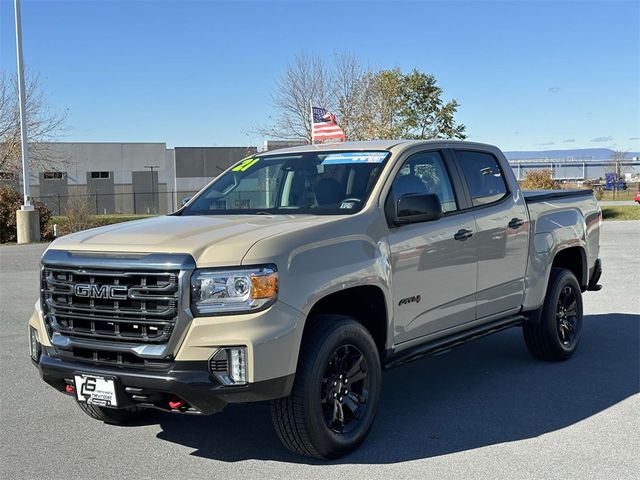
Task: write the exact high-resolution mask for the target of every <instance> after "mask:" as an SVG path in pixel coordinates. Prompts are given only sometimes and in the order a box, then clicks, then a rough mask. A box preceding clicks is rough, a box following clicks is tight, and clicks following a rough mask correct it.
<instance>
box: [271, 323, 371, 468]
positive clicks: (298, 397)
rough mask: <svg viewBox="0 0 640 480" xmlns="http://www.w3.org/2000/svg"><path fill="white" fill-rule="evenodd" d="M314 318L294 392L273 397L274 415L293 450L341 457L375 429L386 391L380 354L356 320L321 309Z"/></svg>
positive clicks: (297, 373)
mask: <svg viewBox="0 0 640 480" xmlns="http://www.w3.org/2000/svg"><path fill="white" fill-rule="evenodd" d="M308 321H309V322H311V324H310V325H309V328H308V331H306V332H305V336H304V339H303V343H302V348H301V351H300V358H299V361H298V371H297V372H296V379H295V382H294V385H293V389H292V391H291V395H289V397H287V398H283V399H278V400H274V401H272V402H271V417H272V420H273V424H274V426H275V429H276V432H277V434H278V437H279V438H280V441H281V442H282V443H283V444H284V445H285V446H286V447H287V448H289V449H290V450H291V451H293V452H296V453H299V454H302V455H306V456H310V457H316V458H322V459H326V458H337V457H340V456H342V455H345V454H347V453H350V452H352V451H354V450H355V449H356V448H358V446H359V445H360V444H361V443H362V442H363V441H364V439H365V437H366V436H367V433H369V430H370V428H371V425H372V423H373V420H374V418H375V414H376V409H377V407H378V399H379V396H380V387H381V376H382V375H381V367H380V357H379V355H378V350H377V348H376V345H375V342H374V341H373V338H371V335H370V333H369V332H368V331H367V329H366V328H364V327H363V326H362V324H360V323H359V322H357V321H356V320H354V319H352V318H350V317H344V316H337V315H320V316H316V317H313V318H310V319H309V320H308Z"/></svg>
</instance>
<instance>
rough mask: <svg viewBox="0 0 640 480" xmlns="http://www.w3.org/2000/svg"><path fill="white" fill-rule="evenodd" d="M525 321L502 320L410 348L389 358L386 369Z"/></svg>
mask: <svg viewBox="0 0 640 480" xmlns="http://www.w3.org/2000/svg"><path fill="white" fill-rule="evenodd" d="M524 320H525V317H524V316H523V315H515V316H513V317H507V318H502V319H500V320H495V321H493V322H490V323H485V324H482V325H479V326H477V327H474V328H471V329H469V330H464V331H462V332H458V333H455V334H453V335H450V336H447V337H442V338H438V339H436V340H432V341H429V342H426V343H423V344H420V345H417V346H415V347H411V348H408V349H407V350H403V351H401V352H399V353H397V354H395V355H392V356H389V357H387V360H386V362H385V364H384V368H385V369H387V368H393V367H397V366H399V365H403V364H405V363H409V362H412V361H414V360H417V359H419V358H423V357H428V356H431V355H437V354H438V353H443V352H445V351H447V350H451V349H452V348H454V347H457V346H458V345H462V344H464V343H467V342H469V341H471V340H475V339H476V338H482V337H486V336H487V335H491V334H493V333H497V332H500V331H502V330H506V329H507V328H511V327H515V326H517V325H521V324H522V322H523V321H524Z"/></svg>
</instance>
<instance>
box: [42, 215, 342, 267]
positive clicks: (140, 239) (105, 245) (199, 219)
mask: <svg viewBox="0 0 640 480" xmlns="http://www.w3.org/2000/svg"><path fill="white" fill-rule="evenodd" d="M340 218H343V216H342V215H339V216H338V215H335V216H334V215H326V216H315V215H295V216H291V215H221V216H184V217H183V216H163V217H155V218H149V219H144V220H136V221H131V222H124V223H118V224H115V225H108V226H106V227H100V228H94V229H91V230H85V231H83V232H78V233H74V234H71V235H66V236H64V237H61V238H59V239H57V240H56V241H55V242H53V243H52V244H51V247H50V248H53V249H59V250H70V251H85V252H91V251H94V252H102V253H104V252H131V253H188V254H190V255H191V256H193V258H194V259H195V260H196V264H197V265H198V267H220V266H235V265H240V264H241V262H242V258H243V257H244V256H245V254H246V253H247V251H248V250H249V248H251V246H252V245H253V244H255V243H256V242H258V241H260V240H263V239H265V238H267V237H270V236H272V235H278V234H281V233H287V232H293V231H297V230H300V229H304V228H307V227H310V226H314V225H319V224H323V223H330V222H333V221H336V220H338V219H340Z"/></svg>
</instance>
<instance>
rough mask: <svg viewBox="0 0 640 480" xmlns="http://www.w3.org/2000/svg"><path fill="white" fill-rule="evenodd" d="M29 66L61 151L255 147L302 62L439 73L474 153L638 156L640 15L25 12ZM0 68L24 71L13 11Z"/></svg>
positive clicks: (76, 5) (393, 7)
mask: <svg viewBox="0 0 640 480" xmlns="http://www.w3.org/2000/svg"><path fill="white" fill-rule="evenodd" d="M22 17H23V18H22V20H23V36H24V56H25V63H26V65H27V67H28V68H29V69H30V70H32V71H37V72H40V74H41V76H42V77H43V79H44V81H45V85H46V90H47V93H48V96H49V100H50V103H51V105H52V106H53V107H54V108H56V109H59V110H63V109H68V110H69V126H70V129H69V133H68V134H67V136H66V137H65V138H64V139H62V140H65V141H105V142H108V141H114V142H115V141H128V142H138V141H160V142H167V144H168V145H169V146H196V145H197V146H200V145H214V146H215V145H218V146H226V145H256V144H261V143H262V140H263V138H261V137H260V136H258V135H256V134H253V133H249V132H251V130H252V129H254V128H255V127H256V126H257V125H261V124H265V123H266V122H267V121H268V116H269V115H270V114H273V113H274V112H273V108H272V105H271V97H270V95H271V92H272V91H273V89H274V87H275V84H276V81H277V79H278V78H279V76H280V75H281V74H282V72H283V71H284V70H285V68H286V65H287V63H288V62H289V61H290V60H291V59H292V58H293V57H294V56H295V55H296V54H297V53H299V52H307V53H317V54H319V55H323V56H326V57H327V58H330V57H331V55H332V54H333V53H334V52H342V51H349V52H352V53H354V54H355V55H356V56H357V57H359V58H360V59H361V60H362V62H363V64H365V65H368V66H371V67H374V68H393V67H396V66H398V67H400V68H402V69H404V70H410V69H412V68H418V69H421V70H423V71H425V72H428V73H432V74H434V75H435V76H436V78H437V79H438V82H439V84H440V86H441V87H442V88H443V89H444V96H445V98H446V99H448V98H455V99H457V100H458V102H459V103H460V105H461V106H460V109H459V114H458V120H459V121H461V122H462V123H465V124H466V125H467V131H468V133H469V134H470V138H471V139H473V140H477V141H484V142H489V143H495V144H497V145H500V146H501V147H502V148H503V149H505V150H516V149H533V150H541V149H558V148H592V147H610V148H618V149H623V150H640V138H639V137H640V106H639V105H640V93H639V91H640V87H639V85H638V79H639V78H640V37H639V33H638V32H639V23H640V2H637V1H632V2H619V1H607V2H588V1H556V2H534V1H511V2H498V1H491V2H463V1H450V2H427V1H423V2H364V1H361V2H338V3H331V2H328V1H323V2H309V1H308V2H302V1H298V2H266V1H263V2H242V1H235V2H214V1H210V2H194V3H191V2H182V1H181V2H170V1H166V2H165V1H163V2H160V1H154V2H152V1H148V2H131V1H121V2H114V1H103V2H95V1H82V2H55V1H46V2H35V1H29V0H23V1H22ZM0 35H1V38H0V40H1V42H0V64H1V67H2V70H3V71H6V72H10V73H13V72H14V71H15V50H14V49H15V45H14V28H13V2H12V1H10V0H0Z"/></svg>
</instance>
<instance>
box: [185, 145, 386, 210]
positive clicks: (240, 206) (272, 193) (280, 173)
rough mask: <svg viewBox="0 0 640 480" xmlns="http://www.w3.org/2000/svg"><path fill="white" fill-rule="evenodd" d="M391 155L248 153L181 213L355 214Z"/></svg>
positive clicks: (365, 153) (361, 153) (371, 152)
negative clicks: (255, 155) (266, 154)
mask: <svg viewBox="0 0 640 480" xmlns="http://www.w3.org/2000/svg"><path fill="white" fill-rule="evenodd" d="M388 156H389V152H384V151H370V152H305V153H296V154H288V155H285V154H282V155H275V154H274V155H269V156H258V157H249V158H246V159H244V160H242V161H241V162H240V163H238V164H236V165H235V166H234V167H233V168H231V169H230V170H229V171H227V172H226V173H224V174H223V175H221V176H219V177H218V178H216V179H215V180H214V181H213V183H211V184H210V185H209V186H208V187H206V188H205V189H204V190H203V191H201V192H200V193H199V194H198V195H197V196H196V197H195V198H194V200H193V201H192V202H191V203H190V204H189V205H187V206H186V207H185V209H184V210H183V211H182V212H181V214H182V215H231V214H263V213H274V214H275V213H286V214H295V213H310V214H318V215H331V214H334V215H335V214H341V215H344V214H351V213H355V212H357V211H359V210H360V209H361V208H362V206H363V205H364V202H365V201H366V200H367V197H368V196H369V193H370V192H371V190H372V188H373V186H374V185H375V182H376V180H377V178H378V175H379V174H380V171H381V170H382V167H383V166H384V162H385V161H386V159H387V157H388Z"/></svg>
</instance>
